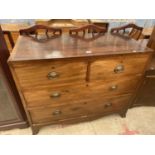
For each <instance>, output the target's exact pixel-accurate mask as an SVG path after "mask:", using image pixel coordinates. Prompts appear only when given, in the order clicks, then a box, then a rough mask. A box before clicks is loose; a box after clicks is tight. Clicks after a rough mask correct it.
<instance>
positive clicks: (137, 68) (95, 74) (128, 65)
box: [90, 54, 149, 81]
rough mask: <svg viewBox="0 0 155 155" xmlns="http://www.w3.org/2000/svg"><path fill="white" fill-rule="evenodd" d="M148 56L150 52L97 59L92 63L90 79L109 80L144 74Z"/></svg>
mask: <svg viewBox="0 0 155 155" xmlns="http://www.w3.org/2000/svg"><path fill="white" fill-rule="evenodd" d="M148 58H149V55H148V54H139V55H128V56H122V57H121V56H118V57H113V58H108V59H103V60H96V61H94V62H93V63H92V64H91V69H90V80H92V81H93V80H99V79H100V80H108V79H115V78H117V77H122V76H127V75H135V74H142V73H143V71H144V68H145V65H146V62H147V60H148Z"/></svg>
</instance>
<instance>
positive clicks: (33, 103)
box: [24, 76, 141, 107]
mask: <svg viewBox="0 0 155 155" xmlns="http://www.w3.org/2000/svg"><path fill="white" fill-rule="evenodd" d="M140 78H141V77H140V76H137V77H127V78H123V79H117V80H114V81H108V82H106V83H101V82H93V83H91V82H90V83H88V84H86V83H83V84H79V85H68V86H65V87H54V88H48V89H42V90H37V91H25V92H24V96H25V100H26V104H27V106H28V107H37V106H45V105H51V106H59V105H62V104H68V103H74V102H76V101H83V100H85V98H90V96H91V98H92V99H97V98H98V97H100V96H101V97H102V96H113V95H121V94H129V93H132V92H134V91H135V89H136V87H137V83H138V81H139V80H140Z"/></svg>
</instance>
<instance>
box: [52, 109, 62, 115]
mask: <svg viewBox="0 0 155 155" xmlns="http://www.w3.org/2000/svg"><path fill="white" fill-rule="evenodd" d="M61 114H62V112H61V110H55V111H53V113H52V115H54V116H56V115H61Z"/></svg>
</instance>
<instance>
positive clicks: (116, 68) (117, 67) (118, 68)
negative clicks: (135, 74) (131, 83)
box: [114, 65, 124, 73]
mask: <svg viewBox="0 0 155 155" xmlns="http://www.w3.org/2000/svg"><path fill="white" fill-rule="evenodd" d="M123 71H124V66H123V65H117V66H116V67H115V69H114V72H115V73H122V72H123Z"/></svg>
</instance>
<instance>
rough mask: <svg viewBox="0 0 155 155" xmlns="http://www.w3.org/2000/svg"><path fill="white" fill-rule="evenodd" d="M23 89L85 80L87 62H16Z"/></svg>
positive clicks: (15, 65) (17, 73) (15, 66)
mask: <svg viewBox="0 0 155 155" xmlns="http://www.w3.org/2000/svg"><path fill="white" fill-rule="evenodd" d="M14 68H15V72H16V76H17V78H18V80H19V84H20V86H21V88H22V90H29V89H30V90H32V89H38V88H41V89H42V88H46V87H48V86H54V85H57V86H59V85H66V84H68V83H74V82H76V83H79V82H84V81H85V78H86V70H87V64H86V63H85V62H80V61H76V62H69V63H68V62H67V61H33V62H29V63H24V62H22V63H15V64H14Z"/></svg>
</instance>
